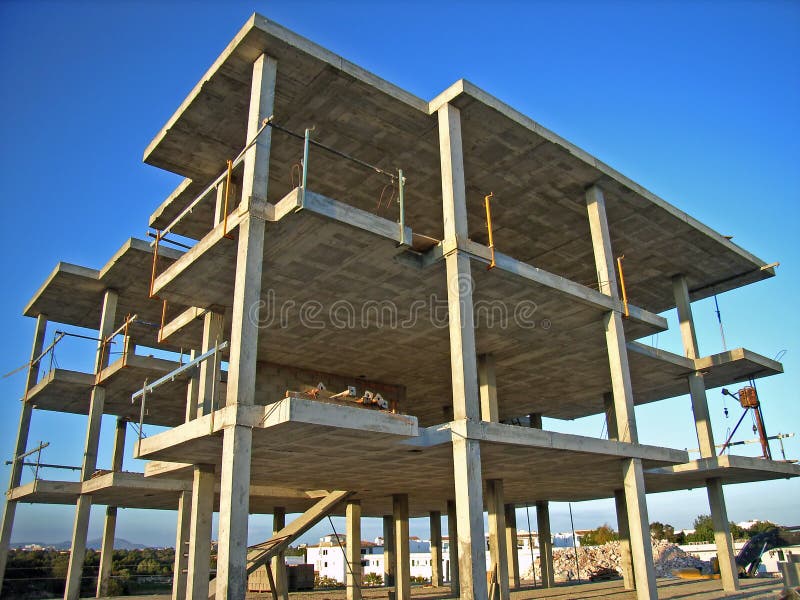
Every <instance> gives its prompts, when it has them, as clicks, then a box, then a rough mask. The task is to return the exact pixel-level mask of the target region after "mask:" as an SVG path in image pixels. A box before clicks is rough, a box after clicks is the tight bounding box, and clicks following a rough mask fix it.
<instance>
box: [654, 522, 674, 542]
mask: <svg viewBox="0 0 800 600" xmlns="http://www.w3.org/2000/svg"><path fill="white" fill-rule="evenodd" d="M650 535H651V536H652V537H654V538H655V539H657V540H667V541H668V542H675V528H674V527H673V526H672V525H670V524H669V523H661V522H659V521H656V522H655V523H650Z"/></svg>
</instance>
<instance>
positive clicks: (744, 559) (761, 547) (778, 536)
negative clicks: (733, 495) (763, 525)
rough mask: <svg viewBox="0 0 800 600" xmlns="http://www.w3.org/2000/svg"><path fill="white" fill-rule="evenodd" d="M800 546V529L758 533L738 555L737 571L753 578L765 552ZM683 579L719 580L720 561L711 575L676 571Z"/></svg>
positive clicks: (769, 530)
mask: <svg viewBox="0 0 800 600" xmlns="http://www.w3.org/2000/svg"><path fill="white" fill-rule="evenodd" d="M797 545H800V527H773V528H771V529H767V530H766V531H764V532H762V533H757V534H755V535H754V536H753V537H751V538H750V539H749V540H747V543H745V545H744V546H742V549H741V550H739V553H738V554H737V555H736V559H735V561H736V569H737V571H738V573H739V577H740V578H745V577H753V576H755V575H756V573H757V572H758V566H759V565H760V564H761V557H762V556H763V555H764V553H765V552H767V551H769V550H774V549H775V548H785V547H787V546H797ZM672 574H673V575H675V576H676V577H680V578H681V579H719V578H720V573H719V560H717V559H716V558H714V559H712V560H711V573H702V572H701V571H700V570H699V569H694V568H688V569H676V570H674V571H673V572H672Z"/></svg>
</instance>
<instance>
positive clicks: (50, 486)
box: [6, 479, 81, 504]
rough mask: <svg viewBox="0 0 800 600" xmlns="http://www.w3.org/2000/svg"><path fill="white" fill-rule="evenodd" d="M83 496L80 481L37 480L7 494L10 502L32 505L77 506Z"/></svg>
mask: <svg viewBox="0 0 800 600" xmlns="http://www.w3.org/2000/svg"><path fill="white" fill-rule="evenodd" d="M80 494H81V482H80V481H48V480H46V479H37V480H35V481H31V482H30V483H26V484H24V485H21V486H19V487H16V488H13V489H11V490H9V491H8V492H6V498H7V499H8V500H9V501H16V502H26V503H32V504H75V503H76V502H77V501H78V496H80Z"/></svg>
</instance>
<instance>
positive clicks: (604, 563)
mask: <svg viewBox="0 0 800 600" xmlns="http://www.w3.org/2000/svg"><path fill="white" fill-rule="evenodd" d="M651 541H652V544H653V562H654V563H655V567H656V577H670V576H671V575H672V571H673V570H675V569H686V568H690V567H691V568H700V569H701V570H702V571H703V572H704V573H710V572H711V565H710V563H708V562H707V561H704V560H700V559H699V558H697V557H696V556H693V555H691V554H687V553H686V552H684V551H683V550H681V549H680V548H679V547H678V546H677V545H676V544H673V543H671V542H668V541H666V540H651ZM621 555H622V553H621V551H620V547H619V542H609V543H607V544H603V545H602V546H583V547H579V548H578V565H577V567H576V564H575V551H574V550H573V549H572V548H554V549H553V564H554V569H555V578H556V580H557V581H566V580H572V579H577V577H578V574H577V569H578V568H579V569H580V578H581V579H584V580H586V579H588V578H589V575H590V574H591V573H592V572H594V571H597V570H599V569H603V568H607V569H614V570H616V571H617V573H619V574H620V575H621V574H622V567H621V565H620V562H621ZM537 563H538V561H537ZM541 577H542V574H541V570H540V568H539V565H538V564H537V565H536V579H537V580H541ZM523 578H524V579H532V578H533V574H532V573H531V569H528V571H527V572H526V573H525V574H524V575H523Z"/></svg>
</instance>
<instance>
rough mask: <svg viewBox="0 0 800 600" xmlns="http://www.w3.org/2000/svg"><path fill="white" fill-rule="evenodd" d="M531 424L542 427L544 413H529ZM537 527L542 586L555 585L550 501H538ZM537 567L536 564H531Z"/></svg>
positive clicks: (532, 566)
mask: <svg viewBox="0 0 800 600" xmlns="http://www.w3.org/2000/svg"><path fill="white" fill-rule="evenodd" d="M528 420H529V422H530V426H531V427H532V428H533V429H542V414H541V413H531V414H530V415H528ZM536 527H537V529H538V530H539V565H540V567H541V572H542V587H544V588H551V587H553V586H555V584H556V583H555V582H556V574H555V569H554V568H553V536H552V534H551V533H550V503H549V502H548V501H547V500H539V501H537V502H536ZM531 568H532V569H534V573H535V569H536V566H535V565H531Z"/></svg>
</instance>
